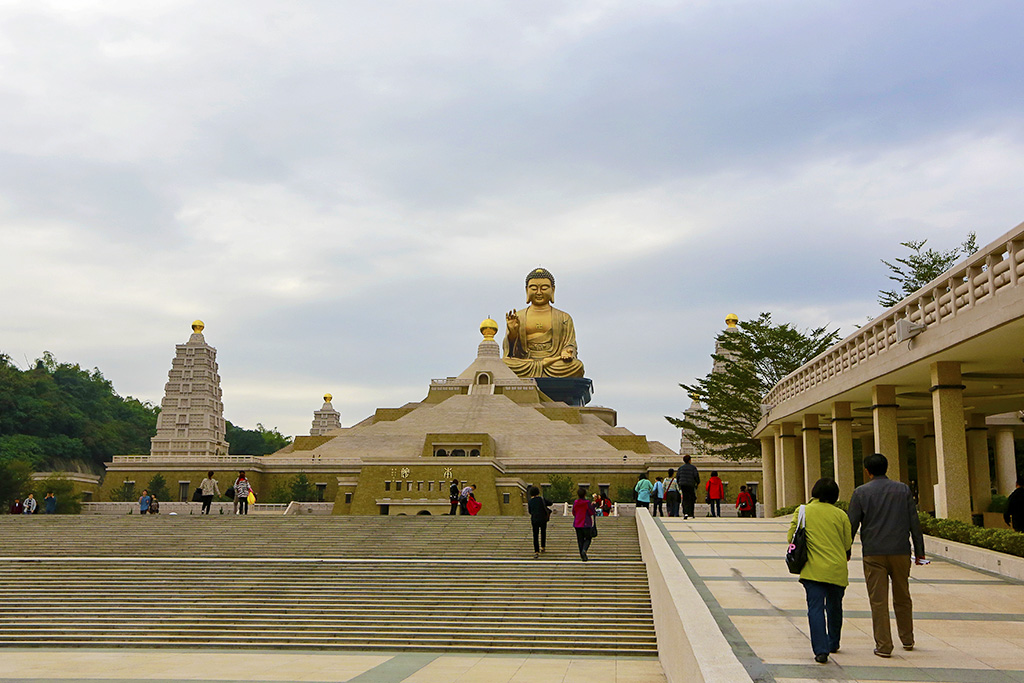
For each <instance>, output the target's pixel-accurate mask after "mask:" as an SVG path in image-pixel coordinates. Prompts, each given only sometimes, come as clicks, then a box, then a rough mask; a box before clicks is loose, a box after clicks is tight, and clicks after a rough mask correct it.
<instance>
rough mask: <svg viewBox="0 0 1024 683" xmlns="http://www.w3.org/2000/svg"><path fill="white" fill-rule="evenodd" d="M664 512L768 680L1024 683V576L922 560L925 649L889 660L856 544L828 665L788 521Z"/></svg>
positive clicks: (701, 583) (752, 664)
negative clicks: (795, 564) (796, 565)
mask: <svg viewBox="0 0 1024 683" xmlns="http://www.w3.org/2000/svg"><path fill="white" fill-rule="evenodd" d="M659 519H660V521H661V522H663V524H662V529H663V531H664V532H665V533H666V535H667V537H669V538H670V539H671V540H672V541H673V542H674V545H675V547H676V548H677V557H679V558H680V561H681V562H682V563H683V566H684V568H686V570H687V573H688V574H689V575H690V577H691V579H693V580H694V582H695V583H696V585H697V586H698V589H699V590H701V591H702V594H703V595H704V598H705V601H706V602H707V603H708V604H709V606H710V607H711V608H712V611H713V612H714V613H715V616H716V619H717V620H718V623H719V625H720V626H721V627H722V628H723V629H724V630H725V632H726V635H727V636H729V640H730V642H731V643H732V645H733V649H734V651H736V652H737V654H739V655H740V658H741V660H742V661H744V663H745V664H746V665H747V667H748V671H750V672H751V673H752V674H754V675H755V676H761V677H762V680H772V679H774V680H775V681H778V682H779V683H797V682H802V681H860V682H861V683H869V682H875V681H879V682H882V681H911V682H916V681H922V682H924V681H928V682H934V681H949V682H950V683H1010V682H1014V681H1016V682H1018V683H1020V682H1024V584H1021V583H1020V582H1015V581H1012V580H1009V579H1004V578H1002V577H999V576H994V575H991V574H988V573H984V572H981V571H977V570H973V569H970V568H967V567H964V566H962V565H958V564H954V563H952V562H949V561H944V560H942V559H940V558H936V557H932V558H931V559H932V564H930V565H926V566H921V567H918V566H915V567H914V568H913V570H912V572H911V594H912V596H913V599H914V630H915V637H916V639H917V642H916V646H915V649H914V650H913V651H912V652H904V651H903V650H902V649H900V648H899V647H897V649H896V651H895V652H893V656H892V658H891V659H888V660H885V659H880V658H879V657H876V656H875V655H874V654H873V653H872V650H873V648H874V642H873V639H872V637H871V615H870V612H869V607H868V600H867V592H866V589H865V585H864V574H863V570H862V566H861V555H860V544H859V543H857V542H855V543H854V548H853V559H852V561H851V562H850V579H851V583H850V587H849V588H848V589H847V591H846V597H845V599H844V601H843V610H844V617H845V619H844V623H843V637H842V647H841V650H840V651H839V652H838V653H836V654H835V655H833V656H832V659H831V661H830V662H829V663H828V664H825V665H822V664H817V663H816V662H814V660H813V658H812V657H813V654H812V652H811V646H810V639H809V637H808V630H807V616H806V603H805V601H804V591H803V587H802V586H800V584H799V583H798V582H797V577H795V576H793V575H791V574H789V573H788V572H787V571H786V565H785V562H783V560H782V555H783V554H784V552H785V543H786V530H787V528H788V525H789V520H788V519H786V520H778V519H776V520H772V519H768V520H762V519H730V518H725V519H708V518H698V519H691V520H685V521H684V520H682V519H678V518H672V519H664V518H659ZM925 550H926V551H927V545H926V548H925ZM893 631H894V633H895V622H893ZM755 680H756V678H755Z"/></svg>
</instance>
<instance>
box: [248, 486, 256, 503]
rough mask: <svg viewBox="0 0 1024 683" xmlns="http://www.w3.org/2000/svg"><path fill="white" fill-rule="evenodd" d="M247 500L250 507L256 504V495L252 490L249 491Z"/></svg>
mask: <svg viewBox="0 0 1024 683" xmlns="http://www.w3.org/2000/svg"><path fill="white" fill-rule="evenodd" d="M246 500H247V501H249V505H254V504H255V503H256V494H255V493H253V492H252V489H249V497H248V498H246Z"/></svg>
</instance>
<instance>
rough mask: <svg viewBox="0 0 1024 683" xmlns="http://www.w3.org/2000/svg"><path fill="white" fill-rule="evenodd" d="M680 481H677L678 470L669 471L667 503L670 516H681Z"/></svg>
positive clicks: (666, 490) (666, 491)
mask: <svg viewBox="0 0 1024 683" xmlns="http://www.w3.org/2000/svg"><path fill="white" fill-rule="evenodd" d="M679 500H680V499H679V482H677V481H676V471H675V470H669V471H668V483H667V484H665V503H666V504H667V507H668V516H669V517H678V516H679Z"/></svg>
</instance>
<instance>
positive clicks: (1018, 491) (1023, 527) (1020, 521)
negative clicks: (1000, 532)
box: [1003, 474, 1024, 531]
mask: <svg viewBox="0 0 1024 683" xmlns="http://www.w3.org/2000/svg"><path fill="white" fill-rule="evenodd" d="M1003 520H1004V521H1005V522H1006V523H1007V524H1008V525H1009V526H1010V528H1012V529H1013V530H1014V531H1024V474H1022V475H1020V476H1018V477H1017V488H1015V489H1014V490H1013V493H1011V494H1010V497H1009V498H1008V499H1007V501H1006V512H1004V513H1003Z"/></svg>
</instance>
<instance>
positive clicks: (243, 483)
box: [232, 470, 252, 515]
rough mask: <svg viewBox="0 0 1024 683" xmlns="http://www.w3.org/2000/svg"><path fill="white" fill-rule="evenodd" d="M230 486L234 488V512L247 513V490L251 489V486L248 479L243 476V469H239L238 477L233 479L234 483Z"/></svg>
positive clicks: (237, 513)
mask: <svg viewBox="0 0 1024 683" xmlns="http://www.w3.org/2000/svg"><path fill="white" fill-rule="evenodd" d="M232 486H233V487H234V489H235V514H236V515H247V514H249V492H250V491H252V486H251V485H250V484H249V480H248V479H246V478H245V470H241V471H239V473H238V479H235V483H234V484H233V485H232Z"/></svg>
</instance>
